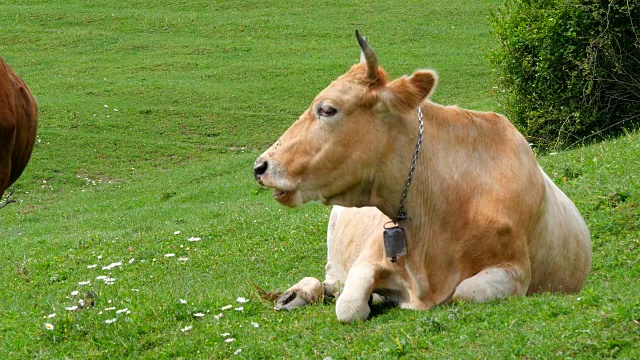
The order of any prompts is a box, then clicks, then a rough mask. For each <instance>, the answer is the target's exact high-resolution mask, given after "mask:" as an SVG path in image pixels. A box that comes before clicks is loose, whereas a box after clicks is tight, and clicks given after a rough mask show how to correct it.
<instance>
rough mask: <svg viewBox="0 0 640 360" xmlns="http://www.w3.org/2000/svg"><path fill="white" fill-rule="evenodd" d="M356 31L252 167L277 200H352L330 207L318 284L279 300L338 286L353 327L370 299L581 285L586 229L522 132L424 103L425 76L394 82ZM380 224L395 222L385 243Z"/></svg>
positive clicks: (473, 297)
mask: <svg viewBox="0 0 640 360" xmlns="http://www.w3.org/2000/svg"><path fill="white" fill-rule="evenodd" d="M356 35H357V38H358V41H359V43H360V47H361V49H362V54H363V56H362V59H364V61H361V63H360V64H358V65H354V66H353V67H352V68H351V69H350V70H349V71H348V72H347V73H346V74H345V75H343V76H341V77H339V78H338V79H337V80H335V81H334V82H333V83H331V85H329V87H327V88H326V89H325V90H323V91H322V92H321V93H320V94H319V95H318V96H317V97H316V98H315V99H314V100H313V102H312V104H311V106H310V107H309V109H308V110H307V111H305V112H304V113H303V114H302V116H300V118H299V119H298V121H296V122H295V123H294V124H293V125H292V126H291V127H290V128H289V129H288V130H287V131H286V132H285V133H284V135H282V137H281V138H280V139H279V140H278V141H277V142H276V143H275V144H274V145H273V146H271V148H269V149H268V150H267V151H266V152H264V153H263V154H262V155H261V156H260V157H259V158H258V159H257V160H256V163H255V164H254V174H255V177H256V179H257V180H258V181H259V182H260V183H261V184H263V185H264V186H267V187H271V188H274V189H275V192H274V197H275V198H276V200H277V201H278V202H280V203H281V204H284V205H287V206H297V205H300V204H302V203H304V202H307V201H311V200H318V201H322V202H323V203H325V204H333V205H342V206H348V207H362V208H343V207H341V206H336V207H334V209H333V211H332V214H331V218H330V221H329V231H328V236H327V238H328V259H327V260H328V261H327V267H326V269H327V274H326V280H325V281H324V283H320V281H319V280H316V279H314V278H305V279H303V280H302V281H301V282H300V283H298V284H297V285H295V286H293V287H292V288H290V289H289V291H287V292H286V293H285V294H284V295H283V296H282V297H281V298H280V299H279V301H278V303H277V305H276V308H285V309H291V308H294V307H297V306H301V305H305V304H307V303H311V302H314V301H317V300H318V299H320V298H321V297H322V294H323V288H324V293H325V294H338V293H339V297H338V299H337V302H336V314H337V316H338V320H340V321H342V322H352V321H354V320H364V319H366V318H367V317H368V316H369V313H370V308H369V305H368V301H369V299H370V297H371V296H372V294H374V293H376V294H379V295H382V296H385V297H387V298H388V299H389V300H391V301H393V302H395V303H397V304H398V305H399V306H400V307H402V308H409V309H418V310H422V309H429V308H431V307H433V306H436V305H438V304H441V303H445V302H450V301H456V300H462V301H475V302H484V301H490V300H493V299H500V298H504V297H507V296H513V295H516V296H517V295H525V294H529V293H536V292H540V291H551V292H560V293H576V292H579V291H580V289H581V288H582V286H583V285H584V283H585V281H586V278H587V274H588V273H589V269H590V266H591V241H590V237H589V231H588V229H587V226H586V225H585V223H584V220H583V219H582V217H581V215H580V213H579V212H578V210H577V209H576V207H575V206H574V205H573V203H572V202H571V200H569V198H567V196H566V195H565V194H564V193H562V191H561V190H560V189H558V187H557V186H556V185H555V184H554V183H553V181H551V180H550V179H549V177H548V176H547V175H546V174H545V173H544V171H542V169H541V168H540V167H539V166H538V164H537V162H536V159H535V157H534V154H533V152H532V151H531V148H530V146H529V144H528V143H527V141H526V140H525V138H524V137H523V136H522V135H521V134H520V133H519V132H518V131H517V130H516V128H515V127H514V126H513V125H512V124H511V123H510V122H509V120H507V119H506V118H505V117H504V116H502V115H499V114H496V113H491V112H477V111H469V110H464V109H460V108H458V107H455V106H441V105H438V104H435V103H433V102H431V101H429V100H428V97H429V95H430V94H431V92H432V91H433V89H434V88H435V85H436V74H435V73H434V72H433V71H430V70H420V71H416V72H414V73H413V74H412V75H411V76H409V77H406V76H405V77H402V78H399V79H396V80H393V81H391V80H390V79H389V77H388V75H387V74H386V72H385V71H384V70H382V69H381V68H379V67H378V63H377V57H376V55H375V53H374V52H373V49H371V47H370V46H369V45H368V44H367V42H366V41H365V40H364V39H363V38H362V37H360V36H359V34H357V33H356ZM420 142H421V146H420V145H419V144H420ZM414 153H415V156H413V155H414ZM409 169H412V173H413V174H412V176H411V175H410V176H407V173H409ZM407 183H409V187H408V191H405V190H404V189H405V188H406V186H407ZM403 193H404V194H406V202H405V201H403V200H402V199H403V197H404V196H403ZM376 208H377V209H376ZM390 219H394V220H395V221H396V222H397V223H398V224H399V225H400V226H401V229H402V230H397V229H396V230H394V231H396V233H395V234H394V235H389V240H390V241H389V243H388V244H387V241H386V239H385V240H383V235H382V233H383V228H387V227H390V226H392V225H393V224H389V223H388V222H389V221H390ZM385 224H386V225H385ZM398 231H400V232H402V231H403V233H404V239H403V236H402V234H400V235H398Z"/></svg>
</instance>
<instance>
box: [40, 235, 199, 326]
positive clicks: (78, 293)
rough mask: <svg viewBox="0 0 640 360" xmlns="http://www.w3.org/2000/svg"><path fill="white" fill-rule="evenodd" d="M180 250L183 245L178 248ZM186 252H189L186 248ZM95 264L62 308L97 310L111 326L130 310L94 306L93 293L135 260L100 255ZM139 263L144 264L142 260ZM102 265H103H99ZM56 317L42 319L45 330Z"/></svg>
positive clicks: (109, 304) (181, 260)
mask: <svg viewBox="0 0 640 360" xmlns="http://www.w3.org/2000/svg"><path fill="white" fill-rule="evenodd" d="M179 234H180V231H176V232H174V235H179ZM200 240H201V239H200V238H199V237H190V238H188V239H187V241H188V242H197V241H200ZM180 247H181V248H183V247H184V245H181V246H180ZM186 250H189V248H188V247H187V248H186ZM175 256H176V255H175V254H172V253H169V254H164V258H173V257H175ZM95 258H96V260H97V261H96V262H95V263H92V264H89V265H86V269H87V270H88V272H89V273H93V274H92V275H91V276H87V278H85V279H83V280H82V281H79V282H78V283H77V289H75V290H73V291H71V292H70V294H69V295H68V296H67V297H66V299H67V300H68V303H67V306H64V309H65V311H66V312H76V311H83V310H86V309H89V308H94V307H95V308H96V309H99V312H98V315H106V317H107V319H105V320H104V323H105V324H113V323H115V322H117V321H118V317H121V316H126V315H130V314H131V310H129V309H128V308H126V307H123V308H118V307H116V306H113V301H112V300H107V301H106V306H104V307H103V308H101V307H98V306H96V305H97V304H96V302H95V292H94V289H95V288H96V287H97V286H98V285H99V284H100V285H105V286H111V285H113V284H115V282H116V281H117V277H116V276H115V275H114V274H113V273H114V272H120V271H123V267H126V266H129V265H131V264H133V263H134V262H135V261H136V259H135V258H130V259H129V260H128V261H125V260H120V261H116V262H107V261H104V259H103V256H102V255H97V256H95ZM188 260H189V258H188V257H179V258H178V259H177V261H178V262H179V263H185V262H187V261H188ZM152 261H156V259H155V258H154V259H152ZM141 262H145V260H142V261H141ZM100 263H103V264H100ZM131 291H132V292H136V293H137V292H139V291H140V290H138V289H131ZM56 316H57V313H56V312H53V313H51V314H49V315H46V316H45V317H44V318H45V319H48V321H50V322H46V323H45V324H44V328H45V330H49V331H51V330H54V329H55V325H54V324H53V323H52V322H53V320H52V319H54V318H55V317H56Z"/></svg>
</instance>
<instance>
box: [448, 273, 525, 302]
mask: <svg viewBox="0 0 640 360" xmlns="http://www.w3.org/2000/svg"><path fill="white" fill-rule="evenodd" d="M530 279H531V274H530V273H529V272H527V271H522V270H521V269H519V268H517V267H515V266H509V267H490V268H486V269H484V270H482V271H480V272H479V273H478V274H476V275H475V276H472V277H470V278H468V279H465V280H464V281H463V282H461V283H460V285H458V287H456V290H455V292H454V293H453V296H452V297H451V299H452V300H453V301H457V300H462V301H472V302H478V303H481V302H486V301H491V300H496V299H503V298H506V297H508V296H513V295H520V296H521V295H525V294H526V293H527V288H528V286H529V281H530Z"/></svg>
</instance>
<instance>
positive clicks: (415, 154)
mask: <svg viewBox="0 0 640 360" xmlns="http://www.w3.org/2000/svg"><path fill="white" fill-rule="evenodd" d="M418 120H419V121H420V127H419V130H418V142H417V143H416V149H415V151H414V152H413V161H412V162H411V167H410V168H409V174H408V175H407V183H406V184H405V185H404V190H403V191H402V199H401V200H400V206H399V207H398V213H397V214H396V218H395V219H394V220H393V222H394V224H398V222H399V221H403V220H406V219H408V218H409V216H408V215H407V213H406V212H405V211H404V202H405V201H406V200H407V194H408V193H409V186H410V185H411V178H412V177H413V172H414V171H415V169H416V163H417V161H418V154H419V153H420V146H422V135H423V134H424V119H423V117H422V109H420V106H418Z"/></svg>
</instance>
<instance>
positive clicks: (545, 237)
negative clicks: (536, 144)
mask: <svg viewBox="0 0 640 360" xmlns="http://www.w3.org/2000/svg"><path fill="white" fill-rule="evenodd" d="M544 178H545V185H546V196H545V204H544V212H543V214H542V216H541V218H540V221H539V223H538V224H537V226H536V227H535V229H534V231H533V232H532V234H531V236H530V237H529V239H530V240H529V255H530V258H531V286H530V287H529V293H538V292H542V291H550V292H559V293H577V292H579V291H580V290H581V289H582V287H583V286H584V283H585V282H586V280H587V276H588V275H589V270H590V269H591V237H590V235H589V229H588V228H587V225H586V224H585V222H584V219H583V218H582V216H581V215H580V212H579V211H578V209H577V208H576V207H575V205H574V204H573V202H572V201H571V200H570V199H569V198H568V197H567V196H566V195H565V194H564V193H563V192H562V191H561V190H560V189H559V188H558V187H557V186H556V185H555V184H554V183H553V181H552V180H551V179H549V177H548V176H547V175H546V174H545V175H544Z"/></svg>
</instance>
